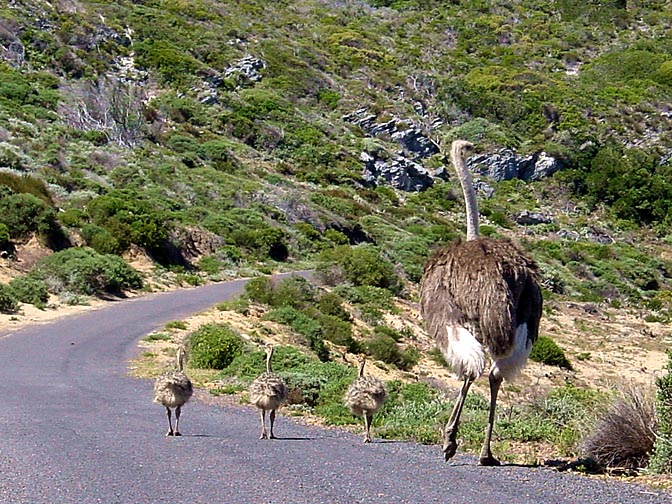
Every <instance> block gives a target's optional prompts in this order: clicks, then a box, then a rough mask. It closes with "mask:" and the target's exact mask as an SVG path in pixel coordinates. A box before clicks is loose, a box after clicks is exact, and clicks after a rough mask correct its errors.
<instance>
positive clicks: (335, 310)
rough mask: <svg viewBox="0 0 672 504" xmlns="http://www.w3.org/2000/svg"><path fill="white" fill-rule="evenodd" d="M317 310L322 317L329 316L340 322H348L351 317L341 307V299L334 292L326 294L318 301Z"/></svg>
mask: <svg viewBox="0 0 672 504" xmlns="http://www.w3.org/2000/svg"><path fill="white" fill-rule="evenodd" d="M318 309H319V310H320V312H322V313H323V314H324V315H331V316H333V317H336V318H338V319H340V320H344V321H346V322H350V321H351V320H352V317H351V316H350V314H349V313H348V311H347V310H346V309H345V308H344V307H343V298H342V297H341V296H339V295H338V294H336V293H335V292H326V293H324V294H322V295H321V296H320V298H319V300H318Z"/></svg>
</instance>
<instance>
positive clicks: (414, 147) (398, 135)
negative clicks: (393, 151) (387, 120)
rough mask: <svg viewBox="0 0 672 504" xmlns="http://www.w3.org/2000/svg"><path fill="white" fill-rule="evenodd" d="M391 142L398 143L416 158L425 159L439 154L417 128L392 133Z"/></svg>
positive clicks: (435, 147) (437, 149)
mask: <svg viewBox="0 0 672 504" xmlns="http://www.w3.org/2000/svg"><path fill="white" fill-rule="evenodd" d="M392 140H395V141H397V142H399V143H400V144H401V145H402V146H403V147H404V149H406V150H407V151H409V152H412V153H413V154H415V155H416V156H417V158H420V159H422V158H426V157H429V156H432V155H434V154H436V153H438V152H439V148H438V147H437V146H436V144H435V143H434V142H432V141H431V140H430V139H429V138H427V137H426V136H425V135H423V134H422V132H421V131H420V130H419V129H418V128H409V129H406V130H403V131H396V132H395V133H392Z"/></svg>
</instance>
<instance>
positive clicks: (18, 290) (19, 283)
mask: <svg viewBox="0 0 672 504" xmlns="http://www.w3.org/2000/svg"><path fill="white" fill-rule="evenodd" d="M9 289H10V291H11V292H12V294H13V295H14V297H15V298H16V299H17V300H18V301H21V302H22V303H28V304H32V305H35V306H37V307H38V308H43V307H44V306H45V305H46V303H47V301H48V300H49V292H48V291H47V284H46V283H45V282H44V280H39V279H37V278H33V277H31V276H29V275H26V276H22V277H18V278H15V279H13V280H12V281H11V282H9Z"/></svg>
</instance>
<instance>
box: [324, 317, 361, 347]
mask: <svg viewBox="0 0 672 504" xmlns="http://www.w3.org/2000/svg"><path fill="white" fill-rule="evenodd" d="M317 320H318V322H319V323H320V327H321V328H322V336H323V337H324V339H326V340H328V341H331V342H332V343H334V344H335V345H341V346H344V347H345V348H346V350H347V351H348V352H351V353H357V352H358V351H359V345H358V344H357V341H355V339H354V338H353V336H352V324H351V323H350V322H346V321H345V320H341V319H339V318H338V317H334V316H333V315H320V316H319V317H318V319H317Z"/></svg>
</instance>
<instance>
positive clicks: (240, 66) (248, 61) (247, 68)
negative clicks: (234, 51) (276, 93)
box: [224, 54, 266, 83]
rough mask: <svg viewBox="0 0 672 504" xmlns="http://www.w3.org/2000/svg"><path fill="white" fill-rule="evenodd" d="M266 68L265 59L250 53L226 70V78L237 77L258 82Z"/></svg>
mask: <svg viewBox="0 0 672 504" xmlns="http://www.w3.org/2000/svg"><path fill="white" fill-rule="evenodd" d="M264 68H266V62H265V61H264V60H262V59H259V58H257V57H256V56H252V55H249V54H248V55H247V56H245V57H243V58H241V59H239V60H238V61H236V62H235V63H234V64H233V65H231V66H230V67H228V68H227V69H226V70H224V78H226V79H230V78H236V79H238V80H239V81H240V80H242V81H249V82H252V83H256V82H259V81H261V79H262V78H263V75H262V74H261V70H263V69H264Z"/></svg>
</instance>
